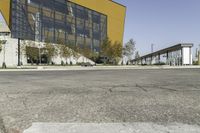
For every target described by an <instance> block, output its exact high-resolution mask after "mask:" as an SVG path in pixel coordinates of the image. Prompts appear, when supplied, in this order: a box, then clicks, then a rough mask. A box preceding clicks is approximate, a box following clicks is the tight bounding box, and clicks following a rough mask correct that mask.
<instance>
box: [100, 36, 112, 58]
mask: <svg viewBox="0 0 200 133" xmlns="http://www.w3.org/2000/svg"><path fill="white" fill-rule="evenodd" d="M111 45H112V42H111V40H110V39H109V38H108V37H107V38H106V39H105V40H104V41H103V43H102V44H101V46H100V56H102V57H108V56H109V55H110V52H109V51H110V49H109V48H110V46H111Z"/></svg>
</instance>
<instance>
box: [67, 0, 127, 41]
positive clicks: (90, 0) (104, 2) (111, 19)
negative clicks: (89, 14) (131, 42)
mask: <svg viewBox="0 0 200 133" xmlns="http://www.w3.org/2000/svg"><path fill="white" fill-rule="evenodd" d="M70 1H72V2H74V3H76V4H79V5H82V6H84V7H87V8H89V9H92V10H95V11H97V12H100V13H103V14H105V15H107V17H108V37H109V38H110V39H111V40H112V41H113V42H114V41H119V42H121V43H122V42H123V36H124V23H125V17H126V7H124V6H122V5H119V4H117V3H115V2H112V0H70Z"/></svg>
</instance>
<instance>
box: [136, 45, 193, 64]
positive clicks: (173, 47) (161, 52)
mask: <svg viewBox="0 0 200 133" xmlns="http://www.w3.org/2000/svg"><path fill="white" fill-rule="evenodd" d="M183 47H193V44H192V43H179V44H177V45H174V46H171V47H168V48H165V49H161V50H159V51H156V52H153V53H150V54H147V55H144V56H141V57H139V58H137V59H134V60H133V61H137V60H139V59H144V58H148V57H152V56H155V55H159V54H160V55H162V54H165V53H167V52H172V51H176V50H180V49H182V48H183Z"/></svg>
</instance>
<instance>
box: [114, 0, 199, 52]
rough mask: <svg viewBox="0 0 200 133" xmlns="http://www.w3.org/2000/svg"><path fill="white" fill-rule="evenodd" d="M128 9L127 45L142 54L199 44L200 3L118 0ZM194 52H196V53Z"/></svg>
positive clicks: (161, 0)
mask: <svg viewBox="0 0 200 133" xmlns="http://www.w3.org/2000/svg"><path fill="white" fill-rule="evenodd" d="M115 1H116V2H118V3H121V4H123V5H125V6H126V7H127V17H126V27H125V34H124V42H127V41H128V40H129V39H130V38H133V39H134V40H135V41H136V47H137V49H138V50H139V51H140V53H141V54H145V53H149V52H150V51H151V43H153V44H155V48H154V49H155V50H158V49H161V48H164V47H167V46H171V45H174V44H176V43H180V42H191V43H194V44H195V48H196V47H198V45H199V44H200V0H115ZM195 48H194V50H193V51H195Z"/></svg>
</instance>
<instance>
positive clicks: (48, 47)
mask: <svg viewBox="0 0 200 133" xmlns="http://www.w3.org/2000/svg"><path fill="white" fill-rule="evenodd" d="M56 46H57V45H55V46H54V45H53V44H51V43H45V44H44V50H45V54H46V56H47V60H48V63H51V62H52V58H53V57H54V56H57V55H58V49H57V47H56Z"/></svg>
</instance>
